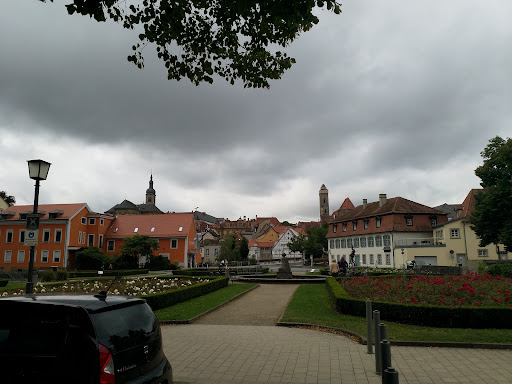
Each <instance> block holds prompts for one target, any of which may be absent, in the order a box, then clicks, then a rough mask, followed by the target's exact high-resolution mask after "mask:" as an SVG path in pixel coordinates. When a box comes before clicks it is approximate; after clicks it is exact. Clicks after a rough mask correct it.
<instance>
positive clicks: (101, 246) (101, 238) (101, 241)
mask: <svg viewBox="0 0 512 384" xmlns="http://www.w3.org/2000/svg"><path fill="white" fill-rule="evenodd" d="M98 248H103V235H100V237H99V243H98Z"/></svg>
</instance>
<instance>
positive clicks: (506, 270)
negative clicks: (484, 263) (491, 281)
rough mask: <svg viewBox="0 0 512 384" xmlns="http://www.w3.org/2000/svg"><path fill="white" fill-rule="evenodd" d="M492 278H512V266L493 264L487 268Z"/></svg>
mask: <svg viewBox="0 0 512 384" xmlns="http://www.w3.org/2000/svg"><path fill="white" fill-rule="evenodd" d="M487 273H488V274H489V275H491V276H504V277H510V278H512V264H493V265H491V266H490V267H489V268H487Z"/></svg>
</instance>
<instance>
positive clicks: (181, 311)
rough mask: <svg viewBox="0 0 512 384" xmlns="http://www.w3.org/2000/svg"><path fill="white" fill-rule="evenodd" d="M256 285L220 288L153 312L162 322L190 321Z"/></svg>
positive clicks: (232, 285)
mask: <svg viewBox="0 0 512 384" xmlns="http://www.w3.org/2000/svg"><path fill="white" fill-rule="evenodd" d="M256 285H257V284H252V283H251V284H231V285H228V286H227V287H225V288H221V289H219V290H217V291H215V292H211V293H208V294H206V295H204V296H200V297H196V298H195V299H191V300H188V301H185V302H183V303H179V304H176V305H173V306H171V307H167V308H163V309H159V310H157V311H155V314H156V316H157V317H158V319H159V320H160V321H164V320H168V321H169V320H178V321H183V320H190V319H192V318H194V317H196V316H198V315H200V314H202V313H204V312H206V311H208V310H210V309H212V308H215V307H217V306H218V305H221V304H223V303H225V302H227V301H229V300H230V299H232V298H233V297H235V296H237V295H239V294H241V293H243V292H245V291H247V290H249V289H251V288H253V287H255V286H256Z"/></svg>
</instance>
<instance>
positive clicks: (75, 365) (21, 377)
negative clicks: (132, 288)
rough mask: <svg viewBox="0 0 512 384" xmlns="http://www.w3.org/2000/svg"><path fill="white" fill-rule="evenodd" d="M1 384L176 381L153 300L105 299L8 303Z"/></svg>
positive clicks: (0, 341) (0, 317)
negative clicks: (154, 310)
mask: <svg viewBox="0 0 512 384" xmlns="http://www.w3.org/2000/svg"><path fill="white" fill-rule="evenodd" d="M0 377H1V380H0V382H1V383H2V384H11V383H12V384H14V383H67V384H71V383H80V384H82V383H83V384H110V383H112V384H114V383H115V384H123V383H130V384H139V383H140V384H142V383H147V384H156V383H162V384H171V383H172V368H171V365H170V364H169V362H168V361H167V358H166V357H165V355H164V353H163V349H162V335H161V331H160V325H159V323H158V320H157V318H156V316H155V315H154V313H153V311H152V310H151V308H150V307H149V306H148V305H147V304H146V302H145V300H143V299H140V298H135V297H125V296H106V295H105V294H99V295H58V296H54V295H27V296H13V297H8V298H7V297H6V298H2V299H0Z"/></svg>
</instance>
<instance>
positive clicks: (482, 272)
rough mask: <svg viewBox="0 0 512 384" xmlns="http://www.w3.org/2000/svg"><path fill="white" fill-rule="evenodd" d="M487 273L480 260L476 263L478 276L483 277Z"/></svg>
mask: <svg viewBox="0 0 512 384" xmlns="http://www.w3.org/2000/svg"><path fill="white" fill-rule="evenodd" d="M486 273H487V267H486V266H485V263H484V262H483V261H482V260H480V261H479V262H478V274H479V275H485V274H486Z"/></svg>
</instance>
